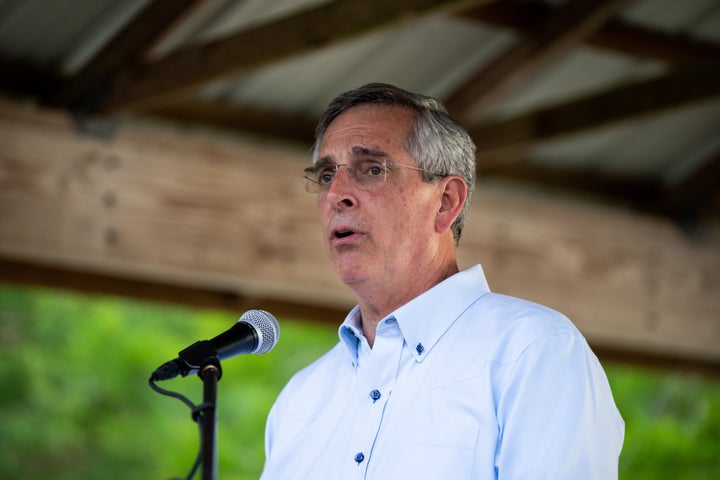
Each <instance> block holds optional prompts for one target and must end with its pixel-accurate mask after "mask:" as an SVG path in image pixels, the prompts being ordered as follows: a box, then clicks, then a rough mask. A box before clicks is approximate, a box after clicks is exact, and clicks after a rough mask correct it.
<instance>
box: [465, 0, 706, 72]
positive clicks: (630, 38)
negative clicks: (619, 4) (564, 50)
mask: <svg viewBox="0 0 720 480" xmlns="http://www.w3.org/2000/svg"><path fill="white" fill-rule="evenodd" d="M554 12H555V9H554V8H553V7H551V6H548V5H546V4H544V3H540V2H521V1H518V0H503V1H501V2H490V3H488V4H485V5H481V6H478V7H475V8H472V9H469V10H465V11H463V12H461V13H459V14H458V15H461V16H462V17H463V18H469V19H472V20H475V21H478V22H482V23H487V24H491V25H495V26H498V27H501V28H509V29H512V30H514V31H516V32H518V33H520V34H525V33H526V32H529V31H532V30H533V29H534V28H536V27H537V26H538V25H542V24H543V23H545V22H547V21H548V20H549V18H550V17H551V16H552V15H553V14H554ZM585 43H586V44H587V45H590V46H593V47H597V48H602V49H606V50H612V51H614V52H617V53H620V54H622V55H628V56H631V57H635V58H639V59H647V60H657V61H661V62H668V63H673V64H681V63H692V62H698V61H703V60H711V59H713V58H720V47H718V46H717V45H715V44H711V43H708V42H705V41H703V40H700V39H697V38H692V37H689V36H687V35H684V36H680V35H672V34H669V33H666V32H662V31H658V30H652V29H650V28H646V27H640V26H637V25H630V24H628V23H627V22H625V21H622V20H620V19H618V18H613V19H611V20H609V21H608V22H607V23H606V24H605V25H604V26H603V27H601V28H600V29H599V30H598V31H597V32H595V33H594V34H592V35H590V36H588V37H587V38H586V39H585Z"/></svg>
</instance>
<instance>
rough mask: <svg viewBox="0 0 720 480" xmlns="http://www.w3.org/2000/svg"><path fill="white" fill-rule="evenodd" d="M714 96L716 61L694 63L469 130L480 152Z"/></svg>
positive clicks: (718, 73)
mask: <svg viewBox="0 0 720 480" xmlns="http://www.w3.org/2000/svg"><path fill="white" fill-rule="evenodd" d="M718 95H720V63H717V62H710V63H701V64H694V65H691V66H688V67H685V68H679V69H677V70H675V71H672V72H670V73H668V74H667V75H663V76H660V77H657V78H652V79H650V80H645V81H640V82H636V83H632V84H628V85H624V86H620V87H618V88H615V89H611V90H608V91H604V92H600V93H597V94H593V95H588V96H586V97H583V98H580V99H575V100H573V101H571V102H568V103H565V104H560V105H555V106H551V107H546V108H541V109H539V110H536V111H533V112H529V113H525V114H522V115H519V116H517V117H513V118H509V119H505V120H502V121H498V122H492V123H485V124H482V125H478V126H476V127H475V128H472V129H470V134H471V136H472V137H473V140H475V143H476V144H477V147H478V152H479V154H481V155H482V154H487V153H489V152H493V151H496V150H499V149H517V148H522V147H527V146H529V145H530V144H532V143H535V142H540V141H545V140H550V139H554V138H558V137H560V136H562V135H569V134H574V133H578V132H582V131H587V130H591V129H594V128H599V127H602V126H607V125H610V124H613V123H618V122H622V121H628V120H635V119H638V118H640V117H643V116H647V115H652V114H657V113H660V112H663V111H666V110H669V109H672V108H679V107H683V106H687V105H689V104H692V103H696V102H701V101H705V100H708V99H711V98H713V97H716V96H718Z"/></svg>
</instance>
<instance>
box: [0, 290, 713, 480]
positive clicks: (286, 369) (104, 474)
mask: <svg viewBox="0 0 720 480" xmlns="http://www.w3.org/2000/svg"><path fill="white" fill-rule="evenodd" d="M236 320H237V318H236V317H233V316H232V315H231V314H228V313H226V312H218V311H208V310H192V309H184V308H180V307H176V306H167V305H158V304H152V303H144V302H135V301H127V300H120V299H117V298H110V297H87V296H81V295H72V294H68V293H61V292H56V291H50V290H41V289H28V288H18V287H11V286H0V411H1V412H2V419H1V421H0V439H2V443H3V448H2V449H0V478H23V479H27V480H35V479H38V480H39V479H43V480H46V479H49V478H52V479H56V480H66V479H67V480H70V479H73V480H84V479H88V480H89V479H97V478H103V479H107V480H116V479H117V480H119V479H128V478H140V479H142V478H148V479H149V478H157V479H162V478H165V479H167V478H170V477H181V476H185V475H186V474H187V472H188V470H189V468H190V466H191V464H192V461H193V459H194V458H195V455H196V453H197V447H198V438H199V434H198V428H197V425H196V424H195V423H193V422H192V420H191V415H190V411H189V410H188V409H187V407H186V406H185V405H184V404H182V403H181V402H179V401H177V400H175V399H172V398H169V397H164V396H160V395H158V394H157V393H155V392H153V391H152V390H151V389H150V387H149V386H148V384H147V379H148V377H149V375H150V373H151V372H152V371H153V370H154V369H155V367H157V366H158V365H160V364H161V363H163V362H165V361H166V360H168V359H170V358H173V357H175V356H176V354H177V352H178V350H180V349H182V348H184V347H185V346H187V345H188V344H189V343H192V342H193V341H195V340H198V339H205V338H211V337H213V336H215V335H216V334H217V333H219V332H221V331H224V330H226V329H227V328H229V326H230V325H232V323H234V322H235V321H236ZM281 324H282V333H281V341H280V342H279V343H278V345H277V347H276V348H275V349H274V350H273V351H272V352H270V353H268V354H266V355H244V356H242V357H239V358H236V359H233V360H232V361H226V362H224V363H223V377H222V379H221V381H220V383H219V385H218V418H219V421H218V447H219V473H220V477H221V478H227V479H240V480H245V479H257V478H258V476H259V474H260V471H261V469H262V464H263V460H264V453H263V449H264V446H263V439H264V427H265V418H266V416H267V412H268V410H269V408H270V406H271V405H272V402H273V400H274V399H275V396H276V395H277V394H278V392H279V391H280V389H281V388H282V386H283V385H284V384H285V382H286V381H287V380H288V379H289V378H290V376H291V375H292V374H293V373H294V372H295V371H297V370H298V369H300V368H301V367H303V366H305V365H307V364H308V363H310V362H311V361H312V360H314V359H315V358H317V357H318V356H319V355H321V354H322V353H323V352H325V351H326V350H327V349H328V348H330V346H331V345H333V344H334V343H335V342H336V341H337V333H336V331H337V330H336V328H335V327H333V326H328V325H322V326H321V325H312V324H308V323H301V322H297V321H293V320H290V319H281ZM607 372H608V377H609V379H610V383H611V384H612V387H613V391H614V393H615V398H616V402H617V404H618V407H619V408H620V410H621V412H622V414H623V417H624V418H625V422H626V439H625V447H624V449H623V453H622V456H621V465H620V478H621V479H627V480H630V479H632V480H644V479H653V480H658V479H677V478H682V479H684V480H686V479H689V480H696V479H697V480H699V479H709V478H720V447H719V445H720V382H718V381H717V380H716V379H710V378H705V377H697V376H688V375H681V374H678V373H672V372H651V371H644V370H641V369H637V368H630V367H628V366H621V365H609V366H607ZM162 386H163V387H164V388H167V389H170V390H173V391H177V392H180V393H183V394H185V395H187V396H188V397H190V398H191V399H192V400H193V401H194V402H195V403H199V402H200V401H201V399H202V398H201V397H202V382H201V380H200V379H199V378H197V377H195V376H193V377H188V378H177V379H174V380H171V381H167V382H163V383H162ZM197 477H198V478H199V475H198V476H197Z"/></svg>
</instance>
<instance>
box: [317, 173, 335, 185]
mask: <svg viewBox="0 0 720 480" xmlns="http://www.w3.org/2000/svg"><path fill="white" fill-rule="evenodd" d="M334 176H335V175H334V173H332V172H330V171H324V172H320V173H318V177H317V178H318V183H319V184H321V185H323V184H327V183H330V182H332V181H333V177H334Z"/></svg>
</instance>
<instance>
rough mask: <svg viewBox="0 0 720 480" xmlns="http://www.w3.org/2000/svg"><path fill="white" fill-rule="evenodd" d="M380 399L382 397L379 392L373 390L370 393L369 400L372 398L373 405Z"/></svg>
mask: <svg viewBox="0 0 720 480" xmlns="http://www.w3.org/2000/svg"><path fill="white" fill-rule="evenodd" d="M380 397H382V394H381V393H380V390H373V391H372V392H370V398H372V401H373V403H375V402H377V401H378V400H380Z"/></svg>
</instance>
